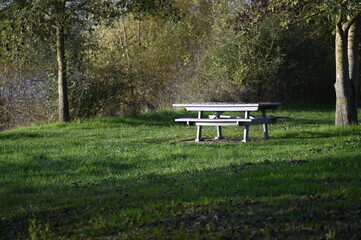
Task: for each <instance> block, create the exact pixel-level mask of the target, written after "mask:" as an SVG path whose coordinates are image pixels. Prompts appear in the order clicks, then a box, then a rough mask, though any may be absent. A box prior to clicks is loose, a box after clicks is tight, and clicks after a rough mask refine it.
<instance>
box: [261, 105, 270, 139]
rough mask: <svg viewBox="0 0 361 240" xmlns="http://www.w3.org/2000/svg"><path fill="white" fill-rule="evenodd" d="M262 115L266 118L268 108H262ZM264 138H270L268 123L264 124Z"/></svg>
mask: <svg viewBox="0 0 361 240" xmlns="http://www.w3.org/2000/svg"><path fill="white" fill-rule="evenodd" d="M262 117H263V118H264V119H265V120H266V119H267V116H266V110H262ZM263 139H264V140H268V139H269V137H268V124H263Z"/></svg>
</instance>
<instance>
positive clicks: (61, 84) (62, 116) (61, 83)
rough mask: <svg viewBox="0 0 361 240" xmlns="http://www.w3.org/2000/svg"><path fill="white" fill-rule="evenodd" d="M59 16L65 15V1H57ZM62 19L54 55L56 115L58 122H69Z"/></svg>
mask: <svg viewBox="0 0 361 240" xmlns="http://www.w3.org/2000/svg"><path fill="white" fill-rule="evenodd" d="M58 4H59V9H58V10H59V13H60V14H59V15H63V16H64V15H65V1H62V0H59V1H58ZM61 20H63V19H62V18H60V19H59V23H58V26H57V28H56V55H57V67H58V97H59V99H58V101H59V105H58V113H59V121H60V122H68V121H70V113H69V101H68V87H67V71H66V60H65V38H64V26H63V21H61Z"/></svg>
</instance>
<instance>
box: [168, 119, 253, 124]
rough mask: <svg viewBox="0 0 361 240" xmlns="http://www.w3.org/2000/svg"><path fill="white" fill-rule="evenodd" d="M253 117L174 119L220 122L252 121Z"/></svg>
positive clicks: (178, 120) (177, 120) (180, 120)
mask: <svg viewBox="0 0 361 240" xmlns="http://www.w3.org/2000/svg"><path fill="white" fill-rule="evenodd" d="M253 120H254V119H247V118H237V119H231V118H226V119H222V118H216V119H208V118H177V119H175V120H174V121H176V122H209V123H221V122H252V121H253Z"/></svg>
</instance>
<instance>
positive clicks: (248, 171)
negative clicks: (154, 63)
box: [0, 107, 361, 239]
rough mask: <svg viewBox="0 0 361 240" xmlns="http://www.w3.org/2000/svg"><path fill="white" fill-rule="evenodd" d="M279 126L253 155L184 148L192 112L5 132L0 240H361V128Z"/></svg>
mask: <svg viewBox="0 0 361 240" xmlns="http://www.w3.org/2000/svg"><path fill="white" fill-rule="evenodd" d="M272 114H273V115H282V116H289V117H290V119H286V120H280V122H279V123H278V124H275V125H272V126H270V137H271V139H270V140H269V141H253V142H250V143H241V142H227V141H226V142H217V143H216V142H205V143H190V142H186V141H184V140H190V139H193V138H194V137H195V128H193V127H187V126H185V125H183V124H177V123H174V122H173V119H174V118H177V117H185V116H194V115H193V113H188V112H185V111H176V112H173V111H161V112H158V113H153V114H145V115H141V116H139V117H134V118H97V119H89V120H85V121H82V122H72V123H55V124H50V125H46V126H32V127H27V128H21V129H16V130H11V131H6V132H2V133H0V154H1V155H0V239H23V238H27V239H360V238H361V218H360V216H361V198H360V196H361V174H360V173H361V171H360V170H361V126H348V127H334V126H333V116H334V110H333V109H332V108H327V107H302V108H300V107H283V108H282V109H280V110H277V111H274V113H272ZM242 130H243V129H242V128H236V127H228V128H224V135H225V136H230V137H237V136H241V135H242ZM204 134H205V136H206V137H212V136H214V135H215V129H213V128H205V133H204ZM250 136H251V137H253V139H259V138H261V137H262V127H261V126H252V127H251V133H250Z"/></svg>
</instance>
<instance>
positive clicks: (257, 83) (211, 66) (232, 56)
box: [185, 13, 334, 103]
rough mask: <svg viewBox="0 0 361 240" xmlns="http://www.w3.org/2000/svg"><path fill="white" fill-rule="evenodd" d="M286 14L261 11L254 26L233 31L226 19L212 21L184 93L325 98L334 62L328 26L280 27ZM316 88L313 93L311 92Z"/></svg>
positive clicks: (207, 97) (247, 98)
mask: <svg viewBox="0 0 361 240" xmlns="http://www.w3.org/2000/svg"><path fill="white" fill-rule="evenodd" d="M287 16H288V14H287V13H284V14H278V15H277V14H271V15H268V16H264V17H263V19H262V20H260V22H258V23H257V25H255V26H253V28H251V29H247V31H245V30H244V31H242V32H236V33H234V30H233V29H230V28H227V27H226V26H225V25H227V24H228V23H227V22H228V21H227V20H224V21H216V22H215V24H216V25H215V26H214V28H213V32H212V33H211V36H212V37H213V39H212V42H211V43H210V47H209V48H208V51H207V53H206V54H205V56H204V57H203V59H202V60H201V61H200V64H199V66H198V70H197V75H196V76H195V77H194V78H193V79H192V80H191V81H190V82H188V83H187V85H186V86H187V87H186V88H185V89H187V91H188V92H189V89H194V91H191V92H190V93H188V95H187V97H191V96H193V98H194V99H198V100H202V101H243V102H252V101H253V102H258V101H288V102H326V103H330V102H331V101H332V100H333V97H332V95H331V94H330V93H332V83H333V81H334V80H333V79H334V77H333V75H332V74H333V69H334V68H333V67H332V66H333V63H332V62H331V59H332V58H331V57H332V55H333V47H332V44H333V43H332V40H331V39H330V36H329V35H327V34H326V33H327V32H328V31H329V28H328V26H326V25H320V24H319V25H312V26H306V25H305V24H302V23H300V24H298V25H295V26H293V27H290V28H288V29H287V28H281V27H280V25H281V23H282V22H283V21H284V19H285V18H286V17H287ZM221 18H225V19H228V18H230V16H229V15H225V16H223V17H222V16H221ZM219 22H221V23H222V22H223V23H224V24H225V25H219ZM199 89H201V91H199ZM316 89H317V90H316ZM321 89H324V90H321ZM315 91H318V94H310V93H311V92H315ZM330 95H331V96H330Z"/></svg>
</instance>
